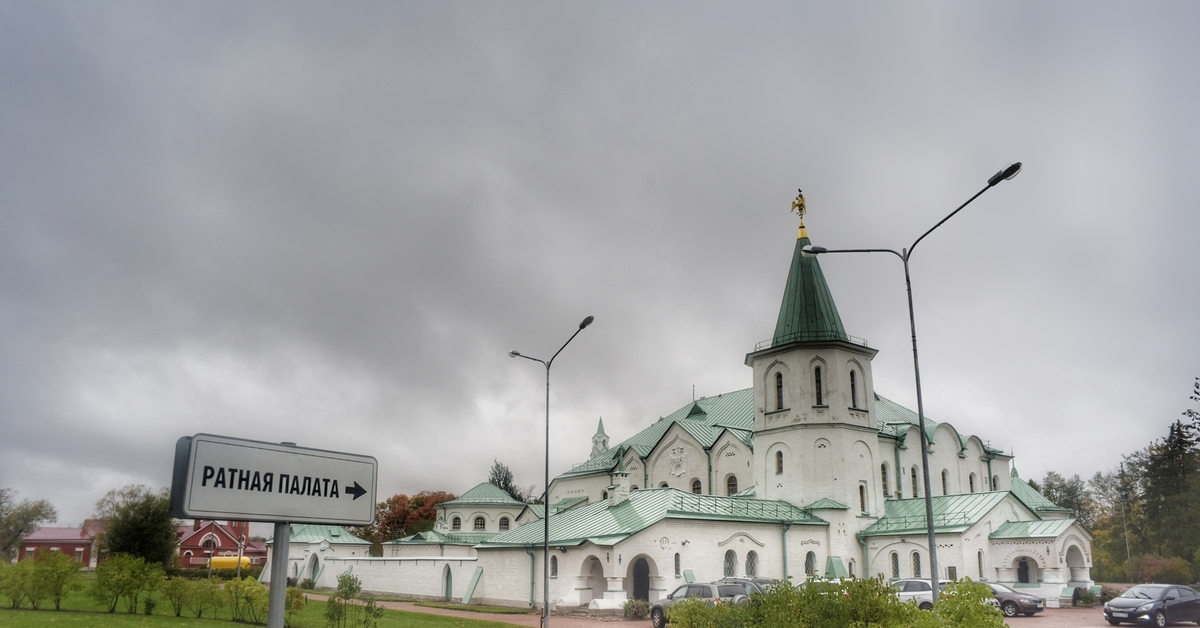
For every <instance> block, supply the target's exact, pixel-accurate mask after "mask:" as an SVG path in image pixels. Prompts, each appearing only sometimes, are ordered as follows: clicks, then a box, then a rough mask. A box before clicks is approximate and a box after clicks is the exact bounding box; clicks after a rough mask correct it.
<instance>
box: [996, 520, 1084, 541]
mask: <svg viewBox="0 0 1200 628" xmlns="http://www.w3.org/2000/svg"><path fill="white" fill-rule="evenodd" d="M1074 524H1075V520H1074V519H1045V520H1043V521H1005V522H1004V525H1002V526H1000V527H999V528H996V531H995V532H993V533H991V534H990V535H988V538H990V539H1041V538H1048V539H1056V538H1058V537H1059V536H1061V535H1062V533H1063V532H1066V531H1067V530H1068V529H1069V528H1070V527H1071V526H1072V525H1074Z"/></svg>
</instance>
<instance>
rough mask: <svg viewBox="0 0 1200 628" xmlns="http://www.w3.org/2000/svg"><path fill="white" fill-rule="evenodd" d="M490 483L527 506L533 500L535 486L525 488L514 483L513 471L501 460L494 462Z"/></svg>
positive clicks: (489, 473) (489, 475)
mask: <svg viewBox="0 0 1200 628" xmlns="http://www.w3.org/2000/svg"><path fill="white" fill-rule="evenodd" d="M487 481H488V482H491V483H492V484H495V485H496V486H499V487H500V490H502V491H504V492H505V493H508V494H509V495H510V496H512V498H513V499H515V500H517V501H519V502H521V503H523V504H527V503H529V502H530V501H531V500H532V499H533V490H534V489H533V486H534V485H532V484H530V485H529V486H526V487H524V488H522V487H520V486H517V485H516V483H514V482H513V474H512V470H511V469H509V468H508V465H506V464H504V463H503V462H500V461H499V460H494V459H493V460H492V470H491V471H488V479H487Z"/></svg>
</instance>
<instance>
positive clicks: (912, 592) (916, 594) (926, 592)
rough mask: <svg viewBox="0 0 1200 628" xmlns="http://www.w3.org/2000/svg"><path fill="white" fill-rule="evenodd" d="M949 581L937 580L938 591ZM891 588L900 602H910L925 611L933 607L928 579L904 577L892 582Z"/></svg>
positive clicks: (931, 585) (930, 584) (931, 589)
mask: <svg viewBox="0 0 1200 628" xmlns="http://www.w3.org/2000/svg"><path fill="white" fill-rule="evenodd" d="M950 582H951V581H950V580H939V581H938V591H939V592H940V591H941V590H942V589H944V588H946V585H947V584H950ZM892 588H893V589H895V590H896V596H897V597H899V598H900V601H901V602H912V603H914V604H916V605H917V606H919V607H920V608H921V610H926V611H927V610H930V609H932V608H933V584H932V583H931V582H930V581H929V580H923V579H921V578H905V579H904V580H897V581H895V582H893V583H892Z"/></svg>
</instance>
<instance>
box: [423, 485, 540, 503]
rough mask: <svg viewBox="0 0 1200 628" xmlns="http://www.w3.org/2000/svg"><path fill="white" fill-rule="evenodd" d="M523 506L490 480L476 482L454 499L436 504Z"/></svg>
mask: <svg viewBox="0 0 1200 628" xmlns="http://www.w3.org/2000/svg"><path fill="white" fill-rule="evenodd" d="M467 505H470V506H524V503H522V502H519V501H517V500H515V499H513V498H512V496H511V495H509V494H508V493H506V492H504V489H502V488H500V487H499V486H496V485H495V484H492V483H491V482H482V483H480V484H477V485H476V486H475V488H473V489H471V490H469V491H467V492H465V493H463V494H462V495H459V496H458V497H457V498H456V499H452V500H450V501H447V502H442V503H440V504H438V506H467Z"/></svg>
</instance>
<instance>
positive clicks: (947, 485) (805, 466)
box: [320, 224, 1093, 607]
mask: <svg viewBox="0 0 1200 628" xmlns="http://www.w3.org/2000/svg"><path fill="white" fill-rule="evenodd" d="M807 244H808V237H807V234H806V233H805V231H804V227H803V224H801V228H800V234H799V237H798V239H797V241H796V245H795V251H794V254H793V258H792V263H791V267H790V270H789V275H788V279H787V283H786V286H785V289H784V297H783V302H782V305H781V307H780V310H779V316H778V320H777V323H776V328H775V333H774V335H773V336H772V338H771V339H770V340H767V341H764V342H762V343H759V345H758V346H756V347H755V348H754V350H753V351H751V352H750V353H749V354H748V355H747V356H746V358H745V363H746V365H747V366H749V367H751V371H752V375H751V387H750V388H746V389H743V390H737V391H733V392H730V393H725V394H722V395H718V396H715V397H707V398H702V399H699V400H696V401H693V402H690V403H688V404H686V405H684V406H683V407H682V408H679V409H678V410H676V411H675V412H673V413H671V414H669V415H667V416H665V417H662V418H660V419H658V420H657V421H654V422H653V423H651V424H650V425H649V426H648V427H646V428H645V429H644V430H642V431H641V432H639V433H637V434H635V435H633V436H632V437H630V438H628V439H626V440H624V441H622V442H621V443H620V444H618V445H616V446H615V447H611V448H610V447H608V436H607V435H606V434H605V433H604V429H603V425H602V424H601V425H600V427H599V429H598V431H597V434H596V436H595V437H594V438H593V449H592V455H591V456H590V458H589V459H588V460H587V461H585V462H583V463H581V464H579V465H577V466H575V467H574V468H572V469H571V470H569V471H567V472H565V473H563V474H561V475H559V476H558V477H556V478H555V479H554V480H553V481H552V482H551V486H550V488H549V495H550V499H549V502H550V504H551V507H550V510H551V516H550V545H551V561H550V572H551V573H550V589H551V590H550V598H551V599H552V600H553V601H554V603H555V604H557V605H565V606H576V605H585V604H589V605H592V606H610V607H611V606H616V605H618V604H620V603H622V602H623V601H624V600H626V599H629V598H634V597H638V598H645V599H649V600H655V599H658V598H659V597H661V596H663V595H665V594H666V593H667V592H669V591H671V590H673V589H674V588H675V587H676V586H677V584H679V583H681V582H684V581H687V580H689V579H693V578H694V579H698V580H709V579H717V578H720V577H722V576H726V575H737V576H764V577H772V578H789V577H790V578H804V577H809V576H827V577H844V576H858V577H862V576H880V575H881V576H883V577H884V578H890V579H894V578H903V577H913V576H920V577H929V576H930V575H931V574H929V573H928V569H929V564H930V563H929V548H928V542H927V539H928V537H927V534H926V521H925V506H924V499H923V498H924V497H925V495H924V493H923V488H922V482H921V477H922V473H921V442H920V440H919V439H921V438H925V439H926V441H927V443H928V444H929V448H930V454H929V467H930V476H931V489H932V492H933V496H932V500H933V505H934V526H935V530H936V538H937V545H938V547H937V552H938V567H939V572H940V573H938V574H937V576H938V577H940V578H956V577H964V576H969V577H971V578H975V579H984V580H990V581H999V582H1003V583H1006V584H1010V585H1012V586H1014V587H1017V588H1022V589H1026V590H1028V591H1030V592H1034V593H1037V594H1039V595H1042V596H1043V597H1046V598H1047V599H1048V602H1049V603H1050V604H1051V605H1054V604H1055V603H1056V602H1057V599H1058V595H1059V593H1060V591H1061V590H1062V589H1063V587H1065V586H1090V585H1091V584H1093V583H1092V582H1091V578H1090V575H1089V569H1090V566H1091V537H1090V535H1089V534H1088V532H1087V531H1086V530H1084V529H1083V528H1082V527H1081V526H1080V525H1079V524H1078V523H1077V522H1076V521H1075V519H1073V518H1072V517H1071V513H1070V512H1068V511H1065V510H1063V509H1061V508H1058V507H1057V506H1055V505H1054V504H1052V503H1050V502H1049V501H1048V500H1046V498H1045V497H1043V496H1042V495H1040V494H1039V493H1037V491H1035V490H1033V489H1032V488H1031V487H1030V486H1029V485H1028V484H1027V483H1025V482H1024V481H1023V480H1021V478H1020V477H1018V475H1017V473H1016V470H1015V469H1014V468H1013V466H1012V456H1011V455H1008V454H1005V453H1004V452H1002V451H1001V450H998V449H995V448H993V447H990V446H988V445H987V444H986V442H985V441H983V440H981V439H980V438H979V437H977V436H973V435H964V434H960V433H959V432H958V431H957V430H956V429H955V428H954V427H953V426H952V425H950V424H949V423H935V422H932V421H929V420H928V419H927V420H926V430H925V433H924V434H922V433H921V432H920V429H919V428H918V426H917V424H918V420H917V416H916V413H914V412H912V411H911V410H908V409H906V408H904V407H902V406H900V405H899V404H896V403H895V402H892V401H890V400H888V399H886V398H884V397H881V396H880V395H878V394H877V393H875V392H874V387H873V381H874V379H873V375H872V364H871V361H872V358H873V357H874V356H875V353H876V351H875V350H874V349H871V348H870V347H869V346H868V345H867V343H866V342H865V341H863V340H861V339H858V338H854V337H852V336H849V335H848V334H846V332H845V330H844V329H843V327H842V322H841V318H840V316H839V315H838V312H837V307H836V305H835V303H834V300H833V297H832V295H831V293H830V290H829V288H828V286H827V285H826V283H825V279H824V276H823V275H822V273H821V268H820V266H819V264H818V262H817V259H816V258H815V257H811V256H808V255H805V254H803V253H802V248H803V247H804V246H806V245H807ZM487 486H490V485H487ZM494 488H495V487H491V489H494ZM491 489H488V488H487V487H485V486H484V485H481V486H479V487H476V488H475V489H472V491H469V492H468V493H467V494H464V498H466V497H467V495H470V494H471V493H473V492H474V493H479V494H483V493H493V491H492V490H491ZM496 490H498V489H496ZM462 500H463V498H460V499H459V500H456V501H462ZM469 501H470V500H468V502H469ZM542 514H543V513H542V511H541V509H540V508H539V507H534V506H529V507H526V508H524V510H521V505H520V504H512V503H509V504H501V503H493V504H490V505H487V509H485V508H484V505H481V504H471V503H462V504H454V503H453V502H448V503H447V504H443V508H442V509H441V518H440V519H439V521H438V527H437V528H435V530H434V532H433V533H428V534H427V535H423V536H422V535H418V536H416V537H410V538H409V539H406V540H404V541H402V542H399V543H394V544H389V548H390V549H391V555H390V556H389V555H386V554H385V556H384V557H383V558H363V557H360V556H353V557H332V558H330V559H328V560H326V566H327V568H326V570H325V571H324V573H323V575H322V576H321V580H320V584H321V585H324V586H331V585H332V584H333V583H335V582H336V573H341V572H342V571H344V570H346V569H351V570H353V572H354V573H355V574H356V575H358V576H359V577H361V578H362V579H363V585H364V588H366V589H368V590H378V591H388V592H394V593H402V594H409V595H414V596H425V597H436V598H451V599H456V600H460V599H461V600H464V601H482V602H487V603H495V604H509V605H522V606H523V605H537V604H539V603H540V601H541V600H542V598H543V595H542V591H541V583H542V574H541V566H542V564H543V561H542V556H541V548H542V530H543V525H542V522H541V519H540V517H541V516H542ZM456 517H458V518H459V525H460V528H459V529H458V530H455V529H453V526H454V523H453V522H454V519H455V518H456ZM481 519H482V528H480V527H479V526H480V525H481ZM503 520H507V522H508V525H509V526H510V528H509V529H508V530H502V529H501V524H500V522H501V521H503ZM468 521H470V522H471V524H470V525H471V527H472V530H471V531H470V532H466V531H464V530H462V526H464V525H466V522H468ZM493 525H494V526H495V527H492V526H493ZM465 534H482V535H483V536H482V537H470V536H462V535H465ZM455 535H459V536H457V537H455ZM456 538H457V540H458V541H462V542H461V543H459V544H458V545H455V544H454V541H455V540H456ZM448 547H454V548H455V549H454V550H453V552H448V551H447V549H446V548H448Z"/></svg>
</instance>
